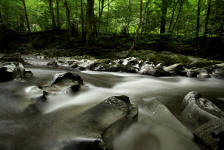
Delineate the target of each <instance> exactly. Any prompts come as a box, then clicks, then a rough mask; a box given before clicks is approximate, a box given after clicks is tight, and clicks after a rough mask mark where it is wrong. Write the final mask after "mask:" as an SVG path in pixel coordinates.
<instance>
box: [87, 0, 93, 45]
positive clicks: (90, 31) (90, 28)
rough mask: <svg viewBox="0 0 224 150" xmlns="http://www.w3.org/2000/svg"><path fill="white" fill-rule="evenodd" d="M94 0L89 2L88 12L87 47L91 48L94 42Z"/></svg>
mask: <svg viewBox="0 0 224 150" xmlns="http://www.w3.org/2000/svg"><path fill="white" fill-rule="evenodd" d="M94 24H95V22H94V0H87V10H86V26H87V28H86V29H87V30H86V46H87V47H88V46H90V45H91V44H92V43H93V40H94V38H93V37H94V36H93V33H94Z"/></svg>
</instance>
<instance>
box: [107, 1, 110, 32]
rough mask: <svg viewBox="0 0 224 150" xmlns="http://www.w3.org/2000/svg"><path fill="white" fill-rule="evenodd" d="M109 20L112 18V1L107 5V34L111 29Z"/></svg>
mask: <svg viewBox="0 0 224 150" xmlns="http://www.w3.org/2000/svg"><path fill="white" fill-rule="evenodd" d="M109 18H110V0H108V3H107V32H108V28H109Z"/></svg>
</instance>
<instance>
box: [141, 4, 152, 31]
mask: <svg viewBox="0 0 224 150" xmlns="http://www.w3.org/2000/svg"><path fill="white" fill-rule="evenodd" d="M149 2H150V0H148V1H147V2H146V5H145V14H144V20H145V21H142V22H144V23H145V25H144V29H143V27H142V31H141V34H142V33H143V32H146V27H147V26H148V15H149V10H148V7H149Z"/></svg>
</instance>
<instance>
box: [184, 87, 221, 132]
mask: <svg viewBox="0 0 224 150" xmlns="http://www.w3.org/2000/svg"><path fill="white" fill-rule="evenodd" d="M182 105H183V107H184V110H183V112H182V113H181V116H182V117H183V119H184V121H185V122H186V123H187V124H189V125H190V126H191V127H192V128H193V129H195V128H197V127H199V126H200V125H202V124H204V123H206V122H208V121H211V120H214V119H218V118H223V117H224V112H223V111H222V110H220V109H219V108H218V107H217V106H216V105H215V104H213V103H212V102H211V101H210V100H208V99H205V98H202V97H201V96H200V94H199V93H197V92H194V91H193V92H190V93H188V94H187V95H186V96H185V98H184V100H183V102H182Z"/></svg>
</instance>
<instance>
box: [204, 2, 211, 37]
mask: <svg viewBox="0 0 224 150" xmlns="http://www.w3.org/2000/svg"><path fill="white" fill-rule="evenodd" d="M207 4H208V9H207V13H206V18H205V31H204V37H206V36H207V34H208V21H209V16H210V12H211V0H208V1H207Z"/></svg>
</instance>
